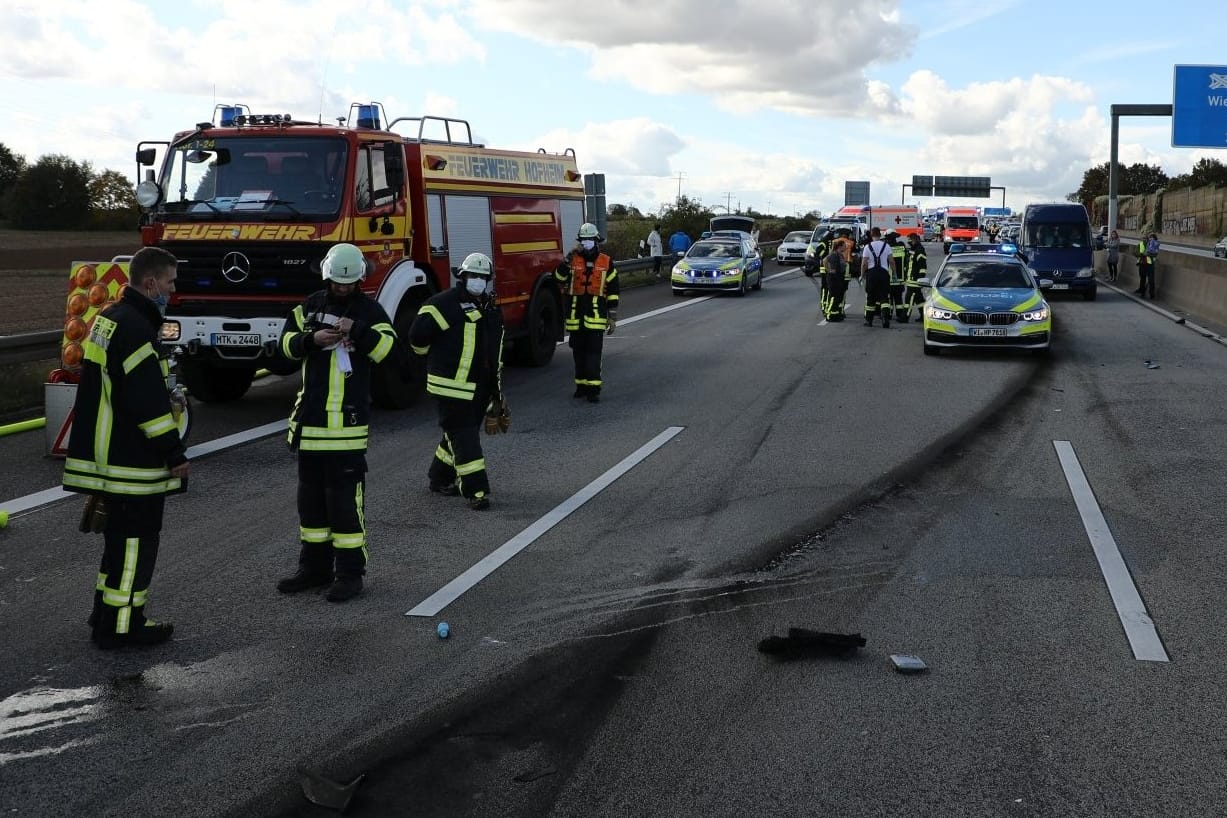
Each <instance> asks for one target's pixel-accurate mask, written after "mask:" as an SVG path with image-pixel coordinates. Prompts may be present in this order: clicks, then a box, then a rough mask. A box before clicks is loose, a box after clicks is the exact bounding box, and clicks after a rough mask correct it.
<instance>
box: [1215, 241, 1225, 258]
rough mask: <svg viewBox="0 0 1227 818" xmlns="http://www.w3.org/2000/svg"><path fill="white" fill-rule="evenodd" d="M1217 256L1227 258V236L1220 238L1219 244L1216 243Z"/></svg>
mask: <svg viewBox="0 0 1227 818" xmlns="http://www.w3.org/2000/svg"><path fill="white" fill-rule="evenodd" d="M1214 257H1215V258H1227V236H1223V237H1222V238H1221V239H1219V240H1218V244H1216V245H1214Z"/></svg>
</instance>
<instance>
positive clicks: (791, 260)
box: [775, 230, 813, 264]
mask: <svg viewBox="0 0 1227 818" xmlns="http://www.w3.org/2000/svg"><path fill="white" fill-rule="evenodd" d="M812 232H813V231H810V230H794V231H792V232H791V233H789V234H788V235H787V236H785V237H784V240H783V241H781V242H780V244H779V246H778V247H776V248H775V260H776V261H778V262H779V263H780V264H800V263H802V262H803V261H805V249H806V248H807V247H809V238H810V235H811V234H812Z"/></svg>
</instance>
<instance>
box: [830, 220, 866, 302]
mask: <svg viewBox="0 0 1227 818" xmlns="http://www.w3.org/2000/svg"><path fill="white" fill-rule="evenodd" d="M855 251H856V240H855V239H853V237H852V229H851V228H850V227H841V228H839V229H838V230H836V231H835V238H834V239H833V240H832V241H831V252H833V253H839V254H840V255H841V256H843V258H844V263H843V268H844V280H843V284H842V285H838V283H837V282H835V283H834V286H832V288H831V289H832V293H833V294H832V295H831V296H830V297H829V298H828V302H829V303H830V305H831V315H834V316H836V318H835V320H837V321H842V320H844V316H845V315H846V314H847V309H846V308H847V305H848V287H849V286H851V284H852V279H854V278H855V279H858V280H859V279H860V268H859V267H856V266H855V265H853V264H852V254H853V253H854V252H855ZM828 320H830V318H829V317H828Z"/></svg>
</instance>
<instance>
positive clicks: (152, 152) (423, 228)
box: [136, 102, 584, 408]
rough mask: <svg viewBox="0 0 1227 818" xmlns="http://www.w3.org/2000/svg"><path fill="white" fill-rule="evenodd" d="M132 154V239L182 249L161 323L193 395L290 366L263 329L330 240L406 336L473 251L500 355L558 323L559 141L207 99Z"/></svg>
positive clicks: (563, 164) (395, 384)
mask: <svg viewBox="0 0 1227 818" xmlns="http://www.w3.org/2000/svg"><path fill="white" fill-rule="evenodd" d="M385 123H386V124H385ZM394 129H395V130H394ZM136 159H137V165H138V176H139V177H142V178H143V181H142V182H141V183H140V184H139V185H138V187H137V201H138V203H139V204H140V205H141V208H142V212H141V239H142V243H143V244H145V245H154V246H158V247H163V248H165V249H166V250H168V251H170V252H171V253H174V254H175V256H176V257H177V258H178V259H179V275H178V281H177V283H176V289H177V292H176V293H175V294H174V295H173V296H172V297H171V302H170V306H169V308H168V310H167V322H166V324H165V326H164V327H163V336H164V339H165V340H166V342H167V343H169V344H174V345H176V346H178V347H180V348H181V349H180V355H179V358H180V364H179V366H180V373H181V380H182V381H183V382H185V383H186V385H187V387H188V390H189V391H190V392H191V394H192V395H193V396H194V397H196V398H198V399H200V400H203V401H226V400H234V399H236V398H239V397H241V396H242V395H243V394H244V393H245V392H246V391H247V389H248V388H249V387H250V385H251V382H252V379H253V377H254V375H255V373H256V371H257V370H258V369H262V368H263V369H269V370H272V371H274V372H279V373H282V374H284V373H287V372H289V371H292V370H293V369H294V368H295V367H294V366H293V365H292V364H290V363H289V362H287V361H285V360H284V359H281V358H280V357H279V356H278V352H277V339H278V337H279V336H280V333H281V329H282V326H283V324H284V322H285V318H286V316H287V315H288V314H289V313H290V311H291V310H292V309H293V308H294V306H295V305H297V304H299V303H301V302H302V300H303V298H304V297H305V296H306V295H308V294H309V293H311V292H314V291H315V290H317V289H320V287H321V286H322V281H321V279H320V270H319V262H320V261H321V260H322V259H323V257H324V254H325V253H327V252H328V249H329V248H330V247H332V246H333V245H334V244H337V243H339V242H349V243H352V244H355V245H357V246H358V247H359V248H360V249H361V250H362V251H363V253H364V254H365V255H366V258H367V262H368V274H367V276H366V279H365V280H364V281H363V284H362V288H363V290H364V291H366V292H367V293H368V294H369V295H370V296H371V297H373V298H375V299H377V300H378V301H379V303H380V304H381V305H382V306H383V308H384V309H385V310H386V311H387V313H388V315H389V316H390V317H391V318H392V320H393V323H394V326H395V329H396V331H397V334H398V335H399V336H400V337H401V338H402V339H404V338H406V337H407V333H408V328H409V325H410V324H411V323H412V321H413V318H414V316H415V315H416V314H417V311H418V307H419V306H420V305H421V304H422V302H423V301H425V300H426V299H427V298H428V297H430V296H431V295H432V294H434V293H437V292H439V291H440V290H443V289H446V288H448V287H450V286H452V283H453V281H454V279H453V272H452V271H453V270H454V269H455V268H457V267H458V266H459V265H460V261H461V260H462V259H463V258H464V257H465V256H466V255H467V254H469V253H472V252H482V253H485V254H486V255H488V256H490V258H491V259H493V261H494V267H495V271H496V276H495V289H496V298H497V301H498V303H499V305H500V306H501V308H502V311H503V317H504V321H505V323H506V326H507V335H508V338H509V340H510V341H511V344H512V346H511V349H510V350H509V351H510V353H511V354H510V359H511V360H512V361H514V362H517V363H524V364H528V365H533V366H542V365H544V364H546V363H548V362H549V361H550V359H551V358H552V357H553V354H554V348H555V345H556V343H557V342H558V341H559V340H561V339H562V337H563V326H562V297H561V293H560V292H559V290H558V288H557V286H556V285H555V283H554V280H553V276H552V273H553V270H554V268H555V267H556V266H557V265H558V264H559V263H560V262H561V261H562V258H563V255H564V253H565V251H566V249H567V248H568V247H569V246H570V243H571V240H572V239H573V238H574V236H575V235H576V234H577V232H578V230H579V226H580V225H581V224H582V223H583V221H584V186H583V179H582V176H581V175H580V173H579V172H578V171H577V169H576V161H575V152H574V151H573V150H571V149H569V148H568V149H566V150H564V151H563V152H561V153H547V152H546V151H545V149H544V148H543V149H541V150H539V151H538V152H537V153H529V152H519V151H507V150H495V149H491V148H487V147H485V146H484V145H481V144H478V143H476V142H474V141H473V136H472V130H471V128H470V126H469V123H468V122H465V121H464V120H459V119H450V118H443V117H433V116H423V117H401V118H398V119H394V120H392V121H391V122H388V121H387V120H386V117H385V115H384V111H383V106H382V105H381V104H380V103H377V102H372V103H354V104H353V105H352V106H351V107H350V111H349V116H348V117H343V118H342V117H338V118H337V123H336V124H335V125H334V124H322V123H319V122H303V121H298V120H295V119H292V118H291V117H290V116H289V115H288V114H253V113H251V111H250V109H249V108H248V107H247V106H243V105H219V106H217V108H216V109H215V110H214V116H213V120H212V121H209V122H202V123H199V124H198V125H196V127H195V128H193V129H191V130H189V131H184V132H181V133H179V134H177V135H176V136H175V137H174V139H172V140H171V141H169V142H141V143H140V144H139V145H138V146H137V151H136ZM416 380H418V379H414V378H406V377H405V373H403V372H401V371H397V370H394V369H393V367H391V366H387V367H380V368H379V369H378V370H377V372H376V376H375V378H374V382H373V385H372V397H373V399H374V400H375V402H376V404H378V405H380V406H383V407H386V408H400V407H404V406H406V405H408V403H409V402H411V400H412V399H413V397H414V396H415V395H416V394H417V393H418V392H419V391H420V388H421V384H420V383H418V382H415V381H416Z"/></svg>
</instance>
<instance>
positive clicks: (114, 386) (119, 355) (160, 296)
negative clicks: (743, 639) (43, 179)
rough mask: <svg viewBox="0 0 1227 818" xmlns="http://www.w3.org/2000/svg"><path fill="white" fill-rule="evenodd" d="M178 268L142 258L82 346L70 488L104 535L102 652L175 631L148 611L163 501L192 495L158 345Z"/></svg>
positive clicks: (99, 587)
mask: <svg viewBox="0 0 1227 818" xmlns="http://www.w3.org/2000/svg"><path fill="white" fill-rule="evenodd" d="M177 265H178V261H177V260H176V259H175V257H174V256H173V255H171V254H170V253H168V252H167V251H165V250H163V249H161V248H158V247H145V248H143V249H141V250H138V251H137V252H136V254H135V255H133V256H132V261H131V262H130V265H129V267H128V286H127V287H125V288H124V290H123V295H122V296H120V299H119V301H118V302H117V303H115V304H113V305H111V306H110V307H107V308H106V309H105V310H103V311H102V313H101V314H99V315H98V316H97V317H95V318H94V321H93V324H92V325H91V327H90V334H89V337H88V338H86V340H85V344H84V349H85V359H84V362H83V364H82V368H81V380H80V383H79V384H78V386H77V398H76V404H75V405H74V407H73V424H72V432H71V434H70V436H69V440H68V458H67V460H66V461H65V463H64V488H65V489H67V490H68V491H75V492H80V493H82V494H88V495H90V496H91V499H90V500H89V501H88V505H87V514H89V516H90V517H92V518H93V523H94V524H95V525H97V526H98V528H94V529H93V530H95V531H97V530H101V531H102V535H103V551H102V566H101V567H100V568H99V569H98V578H97V583H96V585H95V589H94V610H93V613H92V614H91V616H90V625H91V627H92V630H93V634H92V638H93V641H94V644H96V645H97V646H98V647H99V648H102V649H104V650H105V649H111V648H119V647H125V646H138V645H155V644H158V643H160V642H165V641H166V640H167V639H169V638H170V636H171V633H173V632H174V629H175V628H174V625H172V624H171V623H169V622H155V621H153V620H152V619H149V618H148V617H146V616H145V603H146V601H147V599H148V596H149V586H150V583H151V581H152V579H153V568H154V564H155V563H156V561H157V558H158V544H159V540H160V536H161V531H162V511H163V507H164V505H165V498H166V495H167V494H174V493H177V492H180V491H183V490H185V489H186V481H187V477H188V472H189V469H190V467H189V464H188V460H187V455H186V454H185V453H184V449H183V442H182V440H180V438H179V429H178V426H177V424H176V422H175V416H174V410H173V408H172V406H171V398H170V391H169V388H168V385H167V377H168V367H167V362H166V360H165V358H164V356H163V352H162V344H161V342H160V340H159V332H160V329H161V326H162V321H163V315H164V314H165V311H166V302H167V298H168V297H169V295H170V294H171V293H173V292H174V291H175V271H176V267H177ZM103 509H105V512H104V511H103ZM103 516H105V523H103V520H102V517H103ZM89 523H90V520H89V519H83V520H82V528H83V529H84V530H90V528H89Z"/></svg>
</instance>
